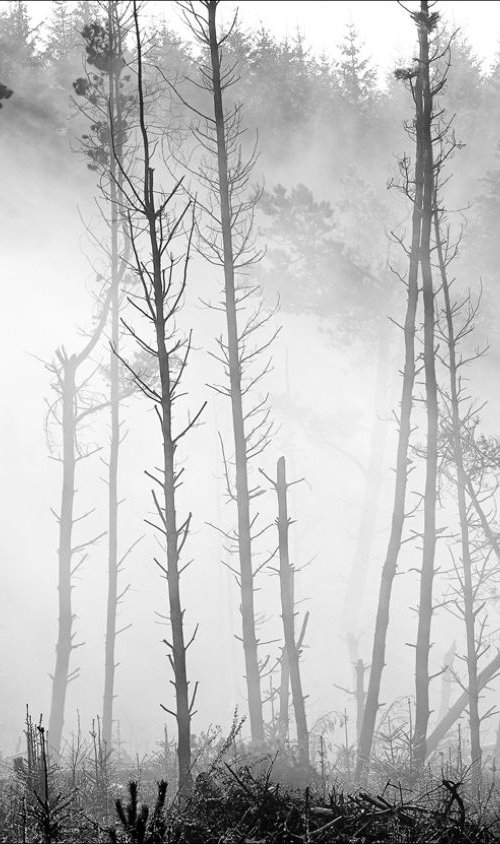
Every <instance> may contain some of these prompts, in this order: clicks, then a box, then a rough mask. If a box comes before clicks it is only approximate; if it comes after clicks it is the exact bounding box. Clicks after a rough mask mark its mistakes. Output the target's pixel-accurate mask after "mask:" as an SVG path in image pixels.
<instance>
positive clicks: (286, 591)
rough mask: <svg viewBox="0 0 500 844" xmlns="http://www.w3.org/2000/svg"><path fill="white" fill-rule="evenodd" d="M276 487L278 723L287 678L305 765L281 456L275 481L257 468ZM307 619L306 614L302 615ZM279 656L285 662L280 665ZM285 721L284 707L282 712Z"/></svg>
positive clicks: (285, 704) (306, 746)
mask: <svg viewBox="0 0 500 844" xmlns="http://www.w3.org/2000/svg"><path fill="white" fill-rule="evenodd" d="M260 471H261V472H262V474H263V475H264V476H265V477H266V478H267V480H268V481H269V482H270V483H271V484H272V486H273V487H274V489H275V490H276V494H277V497H278V518H277V520H276V524H277V526H278V539H279V544H278V550H279V560H280V566H279V579H280V595H281V618H282V621H283V638H284V641H285V647H284V650H283V654H282V678H281V688H280V725H283V722H284V721H285V715H284V709H285V707H286V709H287V710H288V682H290V686H291V690H292V704H293V709H294V713H295V725H296V728H297V744H298V751H299V764H300V765H302V766H304V767H307V766H308V765H309V732H308V729H307V718H306V709H305V701H304V695H303V693H302V680H301V676H300V662H299V659H300V646H301V644H302V641H303V638H304V632H305V630H304V628H303V630H302V632H301V634H300V637H299V642H300V645H299V643H298V642H297V641H296V638H295V615H296V613H295V600H294V591H295V590H294V568H293V566H292V565H291V564H290V555H289V549H288V530H289V527H290V522H291V520H290V518H289V516H288V496H287V490H288V489H289V487H290V486H292V484H294V483H299V481H291V482H287V479H286V464H285V458H284V457H280V458H279V460H278V465H277V474H276V481H274V480H272V479H271V478H270V477H269V476H268V475H266V474H265V472H263V470H262V469H261V470H260ZM305 623H307V616H306V617H305ZM283 660H285V664H284V665H283ZM286 721H288V711H287V713H286Z"/></svg>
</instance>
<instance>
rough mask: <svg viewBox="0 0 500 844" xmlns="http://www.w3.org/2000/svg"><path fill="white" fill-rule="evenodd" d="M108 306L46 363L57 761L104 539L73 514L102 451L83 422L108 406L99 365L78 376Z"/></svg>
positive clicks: (52, 731) (52, 722)
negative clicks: (54, 552) (90, 556)
mask: <svg viewBox="0 0 500 844" xmlns="http://www.w3.org/2000/svg"><path fill="white" fill-rule="evenodd" d="M109 305H110V294H109V292H108V293H107V296H106V298H105V300H104V302H101V303H100V313H99V317H98V320H97V323H96V326H95V328H94V330H93V332H92V334H91V336H90V338H89V340H88V342H87V343H86V344H85V346H84V347H83V349H82V350H81V351H80V352H79V353H73V354H68V353H67V352H66V350H65V349H64V347H61V348H60V349H58V350H57V351H56V358H55V361H54V362H53V363H51V364H47V369H48V371H49V372H50V373H51V374H52V376H53V384H52V386H53V389H54V390H55V393H56V399H55V401H54V402H52V403H51V404H50V405H49V412H48V417H47V425H48V427H47V431H48V433H49V432H50V425H51V423H56V424H57V425H58V426H59V427H60V429H61V439H62V448H61V454H60V456H57V457H55V459H56V460H58V461H59V462H60V463H61V466H62V490H61V506H60V510H59V513H55V512H54V511H53V512H54V515H55V517H56V519H57V523H58V529H59V548H58V559H59V572H58V595H59V597H58V606H59V615H58V628H57V645H56V664H55V668H54V673H53V675H52V699H51V705H50V717H49V742H50V748H51V751H52V752H53V753H54V754H55V756H56V757H57V756H59V754H60V752H61V741H62V734H63V728H64V715H65V708H66V693H67V690H68V684H69V683H70V681H71V680H73V679H75V678H76V677H77V676H78V673H79V672H78V669H74V670H72V671H70V658H71V653H72V651H73V650H75V648H77V647H79V644H75V632H74V618H75V616H74V612H73V605H72V591H73V588H74V576H75V574H76V573H77V571H78V570H79V569H80V568H81V566H82V565H83V563H84V561H85V559H86V556H87V549H88V548H89V547H90V546H91V545H93V544H94V543H95V542H96V541H97V540H98V539H100V538H101V537H102V536H104V533H100V534H99V535H98V536H95V537H94V538H92V539H90V540H87V541H83V542H79V543H77V542H75V538H74V527H75V524H77V523H78V522H80V521H82V520H84V519H86V518H87V517H88V516H90V515H91V513H93V510H90V511H88V512H86V513H83V514H81V515H79V516H75V512H74V507H75V494H76V486H75V477H76V471H77V466H78V463H79V462H80V461H81V460H83V459H86V458H88V457H90V456H91V454H94V453H95V451H96V450H98V449H96V448H92V447H88V448H85V447H82V446H81V445H80V443H79V432H80V430H81V426H82V424H83V423H84V422H85V421H87V420H88V418H89V416H90V415H92V414H94V413H95V412H97V411H98V410H101V409H103V408H104V407H106V406H107V405H108V402H107V400H106V399H102V400H99V399H97V400H96V398H95V397H94V396H93V394H92V392H91V391H90V388H89V381H90V380H91V378H92V376H93V375H95V372H96V370H97V369H98V366H96V367H95V368H94V369H93V371H92V372H91V373H90V374H89V373H88V372H87V373H86V375H85V376H84V377H82V376H81V375H80V372H81V367H82V366H83V365H84V364H85V363H86V362H88V361H89V359H90V356H91V354H92V352H93V351H94V349H95V347H96V345H97V343H98V341H99V338H100V337H101V334H102V332H103V330H104V326H105V324H106V320H107V318H108V312H109ZM79 377H80V378H81V379H82V380H81V381H78V378H79ZM49 436H50V434H49ZM49 445H50V443H49ZM76 555H80V558H79V559H78V561H77V562H76V563H75V562H74V558H75V556H76Z"/></svg>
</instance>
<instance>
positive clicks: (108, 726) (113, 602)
mask: <svg viewBox="0 0 500 844" xmlns="http://www.w3.org/2000/svg"><path fill="white" fill-rule="evenodd" d="M111 169H112V182H111V190H110V193H111V204H112V210H111V214H112V218H111V285H112V288H113V292H112V297H111V343H112V347H113V348H112V351H111V353H110V360H109V370H110V422H111V436H110V448H109V468H108V596H107V611H106V645H105V665H104V699H103V720H102V736H103V741H104V743H105V746H106V748H107V749H108V750H111V748H112V732H113V701H114V685H115V669H116V663H115V647H116V615H117V608H118V607H117V602H118V456H119V448H120V386H119V369H118V357H117V354H119V344H120V332H119V319H120V313H119V311H120V307H119V291H118V219H117V210H116V186H115V185H114V183H113V181H114V170H115V166H114V162H113V164H112V168H111Z"/></svg>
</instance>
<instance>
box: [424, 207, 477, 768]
mask: <svg viewBox="0 0 500 844" xmlns="http://www.w3.org/2000/svg"><path fill="white" fill-rule="evenodd" d="M436 204H437V203H436ZM434 229H435V234H436V247H437V255H438V263H439V272H440V276H441V284H442V287H443V294H444V302H445V312H446V325H447V332H448V338H447V340H448V367H449V372H450V399H451V425H452V440H453V459H454V462H455V468H456V484H457V486H456V490H457V504H458V515H459V521H460V537H461V545H462V570H463V613H464V621H465V631H466V638H467V673H468V680H469V687H468V691H469V728H470V740H471V756H472V764H473V766H474V769H473V770H474V775H475V779H476V783H477V784H478V782H479V775H480V771H481V721H480V718H479V691H478V680H477V675H478V665H477V648H476V630H475V621H476V615H475V612H474V610H475V607H474V589H473V584H472V556H471V548H470V537H469V520H468V515H467V494H466V489H467V473H466V471H465V467H464V455H463V448H462V420H461V417H460V397H459V376H458V367H457V357H456V337H455V326H454V322H453V308H452V304H451V300H450V286H449V282H448V274H447V271H446V263H445V259H444V255H443V246H442V241H441V232H440V225H439V218H438V212H437V209H436V211H435V213H434Z"/></svg>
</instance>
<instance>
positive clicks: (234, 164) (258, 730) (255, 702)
mask: <svg viewBox="0 0 500 844" xmlns="http://www.w3.org/2000/svg"><path fill="white" fill-rule="evenodd" d="M179 5H180V7H181V8H182V9H183V11H184V15H185V18H186V21H187V23H188V24H189V26H190V27H191V30H192V32H193V33H194V35H195V37H196V39H197V41H198V43H199V44H200V45H201V46H202V48H203V50H204V51H205V55H206V56H207V57H209V62H208V63H206V64H205V63H202V65H201V68H200V71H201V77H202V84H201V87H202V88H204V89H205V90H206V91H207V92H208V94H209V96H210V99H211V101H212V108H213V112H212V114H210V113H208V114H203V113H202V112H201V111H199V110H197V109H194V111H195V113H196V115H197V116H198V118H201V120H202V125H198V126H196V127H193V132H194V135H195V138H196V139H197V141H198V143H199V144H200V146H201V148H202V149H203V151H204V157H203V159H202V162H201V165H200V167H199V168H198V169H194V168H193V167H191V168H190V169H191V172H192V173H193V174H194V175H195V176H197V178H198V179H199V180H200V181H201V183H202V184H203V186H204V187H205V188H206V194H207V198H206V200H205V201H203V199H201V200H199V204H200V207H201V208H202V209H203V211H204V212H205V215H206V217H207V219H208V228H207V231H206V233H203V232H201V233H200V235H201V244H202V250H203V252H204V254H205V257H206V258H207V259H208V260H209V261H210V262H211V263H213V264H215V265H219V266H221V267H222V268H223V272H224V294H223V300H222V302H221V303H220V305H218V306H216V307H217V308H218V309H220V310H222V311H223V312H224V314H225V318H226V337H225V338H223V337H220V338H219V339H218V341H217V342H218V347H219V348H218V354H217V355H216V357H217V360H218V361H219V362H220V363H221V364H222V366H223V368H224V372H225V375H226V377H227V379H228V382H229V384H228V386H220V385H216V386H215V389H216V390H217V391H218V392H219V393H221V394H222V395H224V396H227V397H228V398H229V399H230V402H231V412H232V427H233V440H234V470H235V482H234V483H233V481H232V477H231V471H230V462H231V461H230V459H229V456H227V455H226V452H225V449H224V448H223V459H224V468H225V476H226V481H227V490H228V495H229V498H230V499H231V500H233V501H235V503H236V508H237V519H238V526H237V530H236V531H235V532H234V533H229V532H224V535H225V537H226V539H227V542H228V550H229V551H230V552H231V551H232V550H233V546H236V547H237V551H238V556H239V570H235V569H233V568H232V567H231V570H233V572H234V574H235V576H236V578H237V581H238V584H239V587H240V594H241V616H242V641H243V650H244V655H245V674H246V683H247V694H248V708H249V714H250V730H251V736H252V739H253V740H254V741H257V742H263V741H264V720H263V714H262V694H261V671H262V668H263V664H262V663H260V661H259V656H258V639H257V632H256V613H255V585H254V581H255V575H256V572H257V570H260V569H261V568H262V567H263V565H264V564H265V563H263V564H261V565H259V566H258V567H257V566H255V564H254V557H255V553H254V551H253V543H254V540H255V539H256V538H257V537H258V536H260V535H261V533H262V531H261V530H259V529H258V528H257V527H256V518H257V515H256V514H253V513H252V500H253V499H254V498H255V497H256V496H258V495H259V494H260V492H261V490H260V488H259V487H258V485H256V486H252V483H251V480H250V478H249V463H250V461H251V460H252V459H253V458H255V457H256V456H257V455H259V454H260V453H261V452H262V450H263V449H264V448H265V446H266V445H267V443H268V441H269V438H270V436H271V432H272V428H273V423H272V420H271V418H270V409H269V407H268V396H267V395H264V396H262V397H259V398H257V399H256V400H255V401H254V403H253V404H252V405H250V406H247V404H246V401H247V399H248V396H249V395H251V394H252V391H253V390H254V389H255V388H256V387H257V385H258V384H259V382H260V381H261V379H262V378H263V377H264V376H265V375H266V373H267V372H268V371H269V368H270V361H269V360H268V361H266V362H265V363H263V364H262V365H261V366H260V367H259V359H260V356H261V355H262V353H264V352H266V351H267V350H268V349H269V347H270V345H271V343H272V341H273V339H274V337H275V336H276V334H277V331H274V332H272V334H271V337H270V338H267V339H265V340H262V341H260V342H259V340H255V338H256V337H257V338H258V337H259V331H260V329H262V328H263V327H264V326H266V325H267V324H268V323H269V322H270V320H271V319H272V316H273V314H274V312H268V311H266V310H265V308H264V306H263V303H262V301H261V300H260V301H258V303H257V304H256V305H255V307H253V308H252V309H251V311H250V314H249V315H247V316H246V321H243V324H242V313H244V311H245V308H247V307H248V305H249V303H250V304H251V303H252V302H253V301H255V299H256V297H258V295H259V289H258V287H256V286H255V285H252V284H251V283H249V282H248V281H247V280H246V279H245V276H244V271H245V270H248V268H249V267H250V266H251V265H252V264H253V263H255V262H256V261H257V260H259V257H260V255H259V253H257V252H256V251H255V250H254V248H253V240H252V224H253V215H254V211H255V205H256V201H257V197H256V195H255V193H252V192H250V190H249V181H250V177H251V174H252V170H253V166H254V163H255V160H256V150H255V149H254V150H253V152H251V153H250V156H249V157H248V158H245V156H244V154H243V151H242V148H241V136H242V134H243V127H242V125H241V107H240V106H239V105H236V106H231V107H230V108H229V110H227V111H226V110H225V106H224V95H225V94H226V92H227V90H228V88H230V87H231V86H232V85H233V84H234V83H235V82H236V74H235V67H234V66H226V65H224V64H223V57H222V47H223V45H224V42H225V41H226V39H227V37H228V34H229V33H226V34H225V35H219V34H218V32H217V21H216V12H217V8H218V5H219V0H198V2H196V3H195V2H180V3H179ZM233 26H234V23H233ZM195 84H197V85H198V83H195ZM178 93H179V92H178ZM179 96H180V97H181V99H182V101H183V102H186V100H185V99H184V98H183V97H182V95H181V94H180V93H179ZM207 111H209V109H208V108H207ZM252 344H254V345H252ZM254 366H255V367H256V369H254V368H253V367H254Z"/></svg>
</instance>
